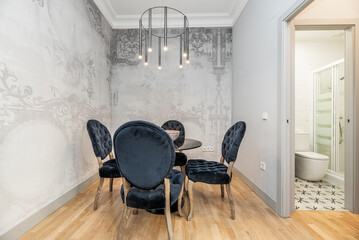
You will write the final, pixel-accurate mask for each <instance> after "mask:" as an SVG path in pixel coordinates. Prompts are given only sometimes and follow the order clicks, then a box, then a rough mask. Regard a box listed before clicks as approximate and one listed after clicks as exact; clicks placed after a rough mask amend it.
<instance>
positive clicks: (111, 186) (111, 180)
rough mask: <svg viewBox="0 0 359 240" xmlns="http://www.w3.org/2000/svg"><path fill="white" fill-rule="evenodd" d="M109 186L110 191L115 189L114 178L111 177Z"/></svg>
mask: <svg viewBox="0 0 359 240" xmlns="http://www.w3.org/2000/svg"><path fill="white" fill-rule="evenodd" d="M109 188H110V192H112V189H113V178H110V185H109Z"/></svg>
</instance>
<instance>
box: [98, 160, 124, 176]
mask: <svg viewBox="0 0 359 240" xmlns="http://www.w3.org/2000/svg"><path fill="white" fill-rule="evenodd" d="M99 174H100V177H103V178H119V177H121V174H120V171H119V170H118V167H117V163H116V160H115V159H111V160H108V161H106V162H103V166H102V167H101V168H100V169H99Z"/></svg>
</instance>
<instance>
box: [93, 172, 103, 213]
mask: <svg viewBox="0 0 359 240" xmlns="http://www.w3.org/2000/svg"><path fill="white" fill-rule="evenodd" d="M104 180H105V179H104V178H100V182H99V184H98V187H97V192H96V196H95V202H94V206H93V209H94V210H96V209H97V203H98V199H99V197H100V193H101V189H102V185H103V181H104Z"/></svg>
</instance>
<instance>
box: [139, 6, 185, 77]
mask: <svg viewBox="0 0 359 240" xmlns="http://www.w3.org/2000/svg"><path fill="white" fill-rule="evenodd" d="M156 9H162V14H163V22H162V23H163V29H161V31H159V32H157V30H154V29H153V27H156V26H154V25H153V18H152V17H153V14H152V13H153V10H156ZM168 10H170V11H174V12H177V13H178V14H181V15H182V16H183V29H182V27H181V31H180V33H177V31H173V32H172V31H170V32H169V31H168V30H169V29H168ZM155 16H156V17H157V14H156V15H155ZM144 17H148V19H146V20H145V22H146V23H147V26H146V27H145V25H146V24H143V20H144ZM155 20H156V19H155ZM147 21H148V22H147ZM155 22H156V23H157V21H155ZM142 28H143V29H142ZM188 30H189V22H188V19H187V17H186V15H184V14H183V13H182V12H181V11H179V10H177V9H174V8H171V7H167V6H158V7H153V8H149V9H147V10H146V11H145V12H144V13H143V14H142V15H141V18H140V20H139V42H138V43H139V44H138V47H139V54H138V59H140V60H142V59H144V65H145V66H148V65H149V64H148V60H149V59H148V54H150V53H151V52H156V51H157V49H155V47H154V46H153V45H152V44H153V42H152V39H153V37H155V39H156V38H157V39H159V41H158V43H159V44H158V66H157V67H158V69H159V70H160V69H162V63H161V54H162V53H161V51H162V50H163V51H168V50H169V47H168V38H178V37H180V38H181V39H180V56H179V57H180V62H179V68H183V65H184V64H185V63H183V61H186V63H187V64H188V63H189V56H188V55H189V48H188V45H189V37H188V36H189V31H188ZM168 33H169V35H168ZM143 35H144V36H143ZM143 38H144V43H143V41H142V39H143ZM162 39H163V43H162ZM161 44H162V45H161ZM154 45H156V44H154ZM171 49H172V47H171Z"/></svg>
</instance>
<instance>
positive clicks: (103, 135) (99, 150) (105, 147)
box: [87, 120, 112, 159]
mask: <svg viewBox="0 0 359 240" xmlns="http://www.w3.org/2000/svg"><path fill="white" fill-rule="evenodd" d="M87 132H88V134H89V136H90V139H91V143H92V147H93V150H94V152H95V155H96V157H101V159H104V158H105V157H107V155H108V154H109V153H110V152H111V151H112V139H111V134H110V132H109V131H108V129H107V128H106V127H105V126H104V125H103V124H102V123H100V122H99V121H97V120H89V121H88V122H87Z"/></svg>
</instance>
